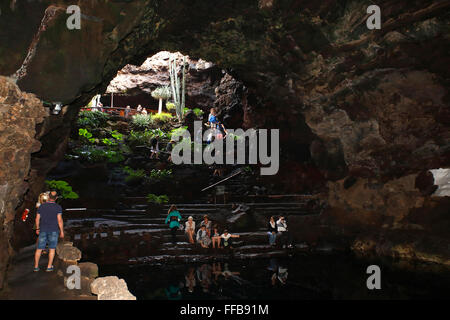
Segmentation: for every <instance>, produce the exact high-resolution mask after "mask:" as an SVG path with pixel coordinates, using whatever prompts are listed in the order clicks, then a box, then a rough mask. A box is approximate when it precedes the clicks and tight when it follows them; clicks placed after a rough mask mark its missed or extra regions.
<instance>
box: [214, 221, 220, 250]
mask: <svg viewBox="0 0 450 320" xmlns="http://www.w3.org/2000/svg"><path fill="white" fill-rule="evenodd" d="M216 243H217V248H218V249H220V233H219V229H217V226H214V232H213V235H212V247H213V249H214V248H215V247H216Z"/></svg>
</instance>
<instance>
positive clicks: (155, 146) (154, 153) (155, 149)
mask: <svg viewBox="0 0 450 320" xmlns="http://www.w3.org/2000/svg"><path fill="white" fill-rule="evenodd" d="M150 159H157V160H159V141H158V139H157V138H152V140H151V141H150Z"/></svg>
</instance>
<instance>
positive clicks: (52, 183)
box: [45, 180, 79, 199]
mask: <svg viewBox="0 0 450 320" xmlns="http://www.w3.org/2000/svg"><path fill="white" fill-rule="evenodd" d="M45 184H46V186H47V189H49V190H56V191H57V192H58V194H59V195H60V197H62V198H63V199H78V198H79V196H78V194H77V193H76V192H74V191H73V190H72V187H71V186H70V185H69V184H68V183H67V182H66V181H64V180H45Z"/></svg>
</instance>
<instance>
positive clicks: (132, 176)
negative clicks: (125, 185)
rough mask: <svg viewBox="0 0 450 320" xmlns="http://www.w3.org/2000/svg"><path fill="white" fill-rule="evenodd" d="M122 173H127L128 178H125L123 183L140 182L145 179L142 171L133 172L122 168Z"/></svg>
mask: <svg viewBox="0 0 450 320" xmlns="http://www.w3.org/2000/svg"><path fill="white" fill-rule="evenodd" d="M123 171H125V172H126V173H128V177H126V178H125V182H140V181H142V180H143V179H144V178H145V177H146V175H145V171H144V169H138V170H134V169H132V168H130V167H128V166H126V167H124V168H123Z"/></svg>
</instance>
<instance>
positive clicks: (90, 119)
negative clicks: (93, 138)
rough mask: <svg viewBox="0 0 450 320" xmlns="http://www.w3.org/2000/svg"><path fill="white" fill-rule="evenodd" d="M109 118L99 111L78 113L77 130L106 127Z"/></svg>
mask: <svg viewBox="0 0 450 320" xmlns="http://www.w3.org/2000/svg"><path fill="white" fill-rule="evenodd" d="M109 119H110V116H109V115H108V114H107V113H104V112H100V111H87V110H84V111H80V113H79V114H78V120H77V126H78V127H79V128H90V129H95V128H100V127H104V126H106V125H107V122H108V120H109Z"/></svg>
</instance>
